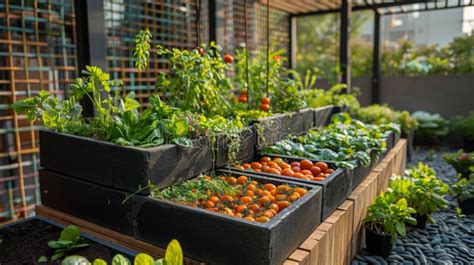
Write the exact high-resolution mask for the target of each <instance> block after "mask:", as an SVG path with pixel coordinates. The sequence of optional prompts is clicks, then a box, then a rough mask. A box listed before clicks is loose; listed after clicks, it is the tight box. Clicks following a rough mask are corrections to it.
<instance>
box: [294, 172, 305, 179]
mask: <svg viewBox="0 0 474 265" xmlns="http://www.w3.org/2000/svg"><path fill="white" fill-rule="evenodd" d="M293 177H295V178H299V179H302V178H303V177H304V175H303V174H301V173H300V172H296V173H295V174H293Z"/></svg>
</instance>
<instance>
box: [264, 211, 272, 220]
mask: <svg viewBox="0 0 474 265" xmlns="http://www.w3.org/2000/svg"><path fill="white" fill-rule="evenodd" d="M262 216H265V217H268V219H272V218H273V213H272V212H271V211H268V210H267V211H265V212H263V214H262Z"/></svg>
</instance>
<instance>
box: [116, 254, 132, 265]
mask: <svg viewBox="0 0 474 265" xmlns="http://www.w3.org/2000/svg"><path fill="white" fill-rule="evenodd" d="M131 264H132V263H131V262H130V260H129V259H127V258H126V257H124V256H122V255H120V254H117V255H115V256H114V258H113V259H112V265H131Z"/></svg>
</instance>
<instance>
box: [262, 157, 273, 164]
mask: <svg viewBox="0 0 474 265" xmlns="http://www.w3.org/2000/svg"><path fill="white" fill-rule="evenodd" d="M270 161H272V159H271V158H270V157H268V156H264V157H262V158H261V159H260V162H261V163H263V162H267V163H268V162H270Z"/></svg>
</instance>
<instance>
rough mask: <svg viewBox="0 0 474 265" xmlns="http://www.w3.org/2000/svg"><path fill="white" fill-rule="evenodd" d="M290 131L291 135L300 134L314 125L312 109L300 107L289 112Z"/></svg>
mask: <svg viewBox="0 0 474 265" xmlns="http://www.w3.org/2000/svg"><path fill="white" fill-rule="evenodd" d="M290 118H291V122H290V129H289V131H290V133H291V134H293V135H302V134H304V133H306V132H307V131H308V130H310V129H311V128H313V127H314V110H313V109H309V108H307V109H302V110H300V111H297V112H292V113H291V114H290Z"/></svg>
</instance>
